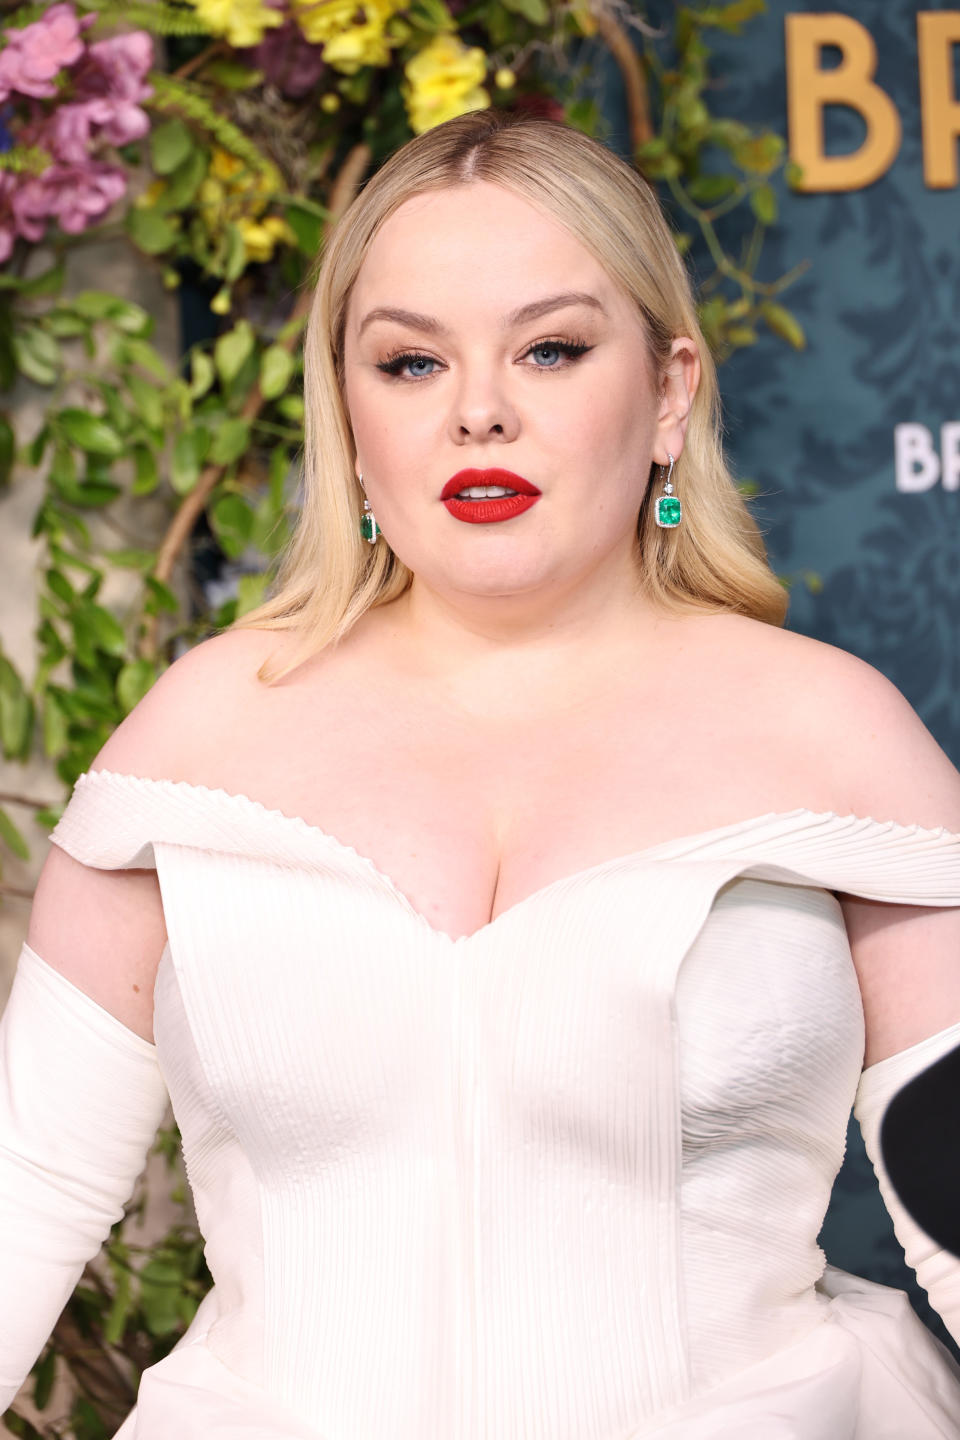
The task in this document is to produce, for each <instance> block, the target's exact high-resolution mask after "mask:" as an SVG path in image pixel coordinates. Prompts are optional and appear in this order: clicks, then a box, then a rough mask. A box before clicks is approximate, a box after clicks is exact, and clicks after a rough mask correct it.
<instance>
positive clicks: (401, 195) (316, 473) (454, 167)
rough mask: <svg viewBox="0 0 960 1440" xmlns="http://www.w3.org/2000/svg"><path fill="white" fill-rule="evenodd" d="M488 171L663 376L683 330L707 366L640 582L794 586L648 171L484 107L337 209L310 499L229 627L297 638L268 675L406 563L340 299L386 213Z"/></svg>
mask: <svg viewBox="0 0 960 1440" xmlns="http://www.w3.org/2000/svg"><path fill="white" fill-rule="evenodd" d="M477 180H486V181H490V182H492V183H494V184H496V185H500V186H502V187H503V188H505V189H507V190H511V191H513V193H514V194H516V195H519V196H521V197H522V198H523V199H525V200H527V201H529V202H530V203H532V204H534V205H536V206H538V207H539V208H540V209H541V210H543V211H545V212H546V213H547V214H549V215H550V216H552V217H553V218H555V219H557V220H559V221H560V223H561V224H563V225H564V226H565V227H566V229H567V230H568V231H569V232H570V233H571V234H572V235H573V236H575V238H576V239H577V240H579V241H580V242H581V243H582V244H583V245H584V246H585V248H586V249H588V250H590V251H591V252H592V254H594V255H595V256H596V257H597V259H598V260H599V261H600V263H601V264H602V265H603V266H604V268H605V269H606V271H607V273H608V274H609V275H610V276H611V277H612V278H613V279H614V280H615V281H616V282H617V283H618V284H619V285H620V286H621V288H622V289H623V290H624V291H625V292H626V293H627V294H628V295H630V296H631V297H632V299H633V300H634V301H635V303H636V305H637V307H638V309H639V311H640V313H641V315H642V317H643V320H644V322H645V326H646V330H647V333H648V336H649V343H650V352H651V357H652V360H653V365H654V373H655V374H656V375H658V376H662V375H663V373H664V369H665V366H666V363H667V361H668V359H669V356H670V348H671V342H672V341H673V339H674V337H675V336H679V335H686V336H689V337H690V338H691V339H692V340H693V341H694V342H695V343H696V344H697V346H698V348H699V351H700V360H701V366H702V374H701V380H700V386H699V389H698V391H697V394H696V397H695V399H694V402H693V407H692V410H691V413H690V419H689V423H688V427H687V433H686V438H685V443H684V448H683V454H682V455H681V456H680V457H679V459H678V461H677V464H676V468H675V471H674V476H673V479H674V484H675V486H676V493H677V495H678V496H679V497H680V499H681V500H682V502H683V520H682V523H681V525H680V526H678V527H677V528H676V529H673V530H670V529H664V528H661V527H660V526H658V525H657V523H656V520H655V517H654V513H653V512H654V507H653V501H652V499H651V492H652V490H653V486H648V488H647V492H646V495H645V497H644V501H643V504H642V506H641V508H640V514H639V519H638V524H637V535H638V545H637V563H638V567H639V577H640V582H641V585H642V587H643V589H644V590H645V592H646V593H647V594H648V595H649V596H650V597H651V598H652V599H653V600H654V601H656V602H658V603H659V604H660V605H662V606H663V607H664V608H666V609H670V610H673V611H676V610H678V609H699V610H707V611H736V612H739V613H740V614H743V615H748V616H751V617H753V618H755V619H758V620H764V621H767V622H768V623H770V624H775V625H779V624H782V623H783V620H784V617H785V614H786V607H787V596H786V593H785V591H784V588H783V586H782V585H781V584H780V582H779V581H778V580H777V578H776V576H775V575H774V574H773V572H772V571H771V569H770V567H769V565H768V564H767V560H766V554H765V549H764V545H763V541H762V539H761V537H760V532H759V530H758V528H757V525H756V523H755V521H754V520H753V518H752V516H751V515H750V513H749V511H748V509H747V506H746V503H745V501H744V499H743V497H742V495H741V494H740V492H739V491H738V490H737V488H736V486H735V484H734V483H733V480H732V479H731V476H730V473H729V471H728V470H727V467H726V464H725V462H724V458H723V451H722V447H721V432H720V411H719V399H718V392H717V380H716V371H715V368H714V365H713V362H712V360H711V357H710V354H709V351H708V349H707V346H706V343H705V342H704V340H703V337H702V335H701V333H700V327H699V325H698V323H697V315H696V306H695V303H694V300H693V295H692V292H691V287H690V281H689V278H688V276H687V273H686V270H685V268H684V265H683V262H682V260H681V259H680V256H679V254H678V252H677V247H676V245H675V243H674V240H673V237H672V235H671V233H670V230H669V228H668V226H667V224H666V221H665V220H664V217H663V215H662V213H661V210H660V206H659V204H658V202H657V199H656V197H655V195H654V194H653V192H652V190H651V189H650V187H649V186H648V185H647V183H646V182H645V181H644V180H643V179H642V178H641V177H640V176H639V175H638V174H636V172H635V171H633V170H631V169H630V167H629V166H628V165H626V164H625V163H624V162H623V161H621V160H619V159H617V157H616V156H614V155H613V154H612V153H611V152H610V151H609V150H607V149H606V148H605V146H603V145H601V144H599V143H598V142H597V141H595V140H591V139H589V138H588V137H587V136H585V135H583V134H581V133H580V132H579V131H577V130H573V129H570V128H568V127H567V126H565V125H562V124H558V123H556V122H554V121H549V120H540V119H532V118H528V117H523V118H518V117H515V116H511V115H508V114H505V113H504V112H503V111H496V110H487V111H482V112H479V113H475V114H470V115H465V116H463V117H461V118H460V119H457V120H450V121H448V122H446V123H445V124H443V125H438V126H437V127H436V128H434V129H432V130H428V131H427V132H426V133H425V134H423V135H419V136H417V137H416V138H415V139H413V140H411V141H409V142H408V143H407V144H406V145H404V146H403V147H402V148H401V149H400V150H398V151H397V152H396V153H395V154H394V155H393V156H392V157H391V158H390V160H388V161H387V163H386V164H385V165H384V166H383V168H382V169H381V170H379V171H378V172H377V173H376V174H375V175H374V176H373V178H372V179H371V180H370V181H369V182H368V184H367V185H366V187H365V188H364V189H363V191H362V192H361V193H360V195H359V196H358V197H357V198H356V199H355V200H354V202H353V204H352V205H351V206H350V208H349V209H348V210H347V212H346V213H345V214H344V216H343V218H342V219H341V220H340V222H339V223H338V225H337V226H336V229H335V230H334V232H333V235H332V237H331V239H330V241H329V243H328V245H327V248H326V253H325V254H324V256H323V260H322V264H321V266H320V271H319V280H318V283H317V287H316V292H315V295H314V300H313V305H312V307H311V311H310V318H309V321H308V324H307V331H306V338H305V343H304V398H305V405H306V429H305V438H304V484H303V505H302V510H301V514H300V518H299V522H298V524H297V527H296V530H295V533H294V535H293V537H292V539H291V541H290V543H289V545H288V547H287V549H286V551H285V553H284V555H283V556H282V558H281V561H280V564H279V568H278V573H277V580H276V592H275V594H274V595H273V596H272V598H270V599H268V600H267V601H266V602H265V603H264V604H262V605H260V606H258V607H257V608H256V609H255V610H252V611H250V612H248V613H247V614H246V615H244V616H243V617H242V618H241V619H239V620H237V621H236V622H235V626H234V627H232V628H243V627H252V626H258V627H260V628H265V629H276V630H291V629H293V628H294V627H296V628H298V630H299V635H298V636H297V643H296V645H295V646H294V647H293V650H292V653H290V654H288V655H286V656H285V658H284V660H283V663H282V664H276V663H275V662H272V661H271V660H268V661H267V662H265V664H264V665H263V666H262V667H261V670H260V672H259V673H260V677H261V679H264V680H267V681H268V682H273V681H275V680H279V679H281V678H282V677H283V676H284V675H286V674H289V672H290V671H291V670H293V669H295V668H296V666H297V665H299V664H301V663H302V662H303V661H304V660H306V659H309V658H310V657H311V656H312V655H315V654H316V653H318V652H319V651H320V650H322V649H323V648H324V647H325V646H327V645H329V644H331V643H333V642H336V641H337V640H339V639H341V638H342V637H343V636H344V635H346V633H347V632H348V631H349V630H350V628H351V626H353V625H354V624H355V623H356V621H357V620H359V618H360V617H361V615H363V614H364V612H365V611H366V610H368V609H370V607H371V606H374V605H382V604H384V603H386V602H387V601H390V600H394V599H396V597H397V596H399V595H401V594H402V593H403V591H404V590H405V589H406V588H407V586H408V585H409V584H410V581H411V579H412V576H411V572H410V570H409V569H408V568H407V566H406V565H404V564H403V562H402V561H401V560H400V559H399V558H398V557H397V556H396V555H395V554H394V553H393V552H392V551H391V550H390V548H389V546H388V545H387V544H386V541H385V540H383V539H381V540H378V542H377V544H376V545H370V544H369V543H368V542H367V541H365V540H364V539H363V538H362V536H361V534H360V528H359V517H360V512H361V508H362V500H363V497H362V492H361V490H360V487H359V485H358V482H357V479H356V476H355V474H354V468H353V465H354V458H355V452H354V445H353V437H352V434H351V430H350V424H349V421H348V419H347V413H346V408H345V404H344V399H343V345H344V329H345V321H346V312H347V304H348V301H349V299H350V294H351V291H352V288H353V285H354V282H355V280H356V277H357V274H358V272H359V270H360V266H361V265H362V263H363V260H364V257H365V256H366V253H367V250H368V248H369V246H370V243H371V241H372V240H373V238H374V236H375V235H376V234H377V232H378V230H379V229H380V227H381V225H383V223H384V221H385V220H387V219H388V217H389V216H390V215H392V214H393V212H394V211H395V210H396V209H397V208H398V207H399V206H400V205H402V204H403V203H404V202H405V201H406V200H409V199H410V198H411V197H412V196H414V195H418V194H423V193H425V192H428V191H433V190H444V189H449V188H451V187H453V186H458V185H464V184H470V182H471V181H477Z"/></svg>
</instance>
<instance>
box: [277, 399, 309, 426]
mask: <svg viewBox="0 0 960 1440" xmlns="http://www.w3.org/2000/svg"><path fill="white" fill-rule="evenodd" d="M277 409H278V410H279V411H280V414H281V415H282V416H283V418H284V420H292V421H293V423H294V425H299V424H300V422H301V420H302V419H303V415H304V404H303V396H302V395H281V397H280V399H279V400H278V401H277Z"/></svg>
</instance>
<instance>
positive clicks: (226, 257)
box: [223, 222, 247, 283]
mask: <svg viewBox="0 0 960 1440" xmlns="http://www.w3.org/2000/svg"><path fill="white" fill-rule="evenodd" d="M246 268H247V247H246V245H244V243H243V235H242V234H241V233H240V229H239V227H238V226H236V225H234V224H233V223H232V222H228V224H227V226H226V229H225V232H224V252H223V278H224V279H225V280H226V281H227V282H228V283H232V282H233V281H234V280H239V278H240V276H241V275H242V274H243V272H244V270H245V269H246Z"/></svg>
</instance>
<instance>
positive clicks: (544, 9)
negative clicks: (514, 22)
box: [503, 0, 550, 25]
mask: <svg viewBox="0 0 960 1440" xmlns="http://www.w3.org/2000/svg"><path fill="white" fill-rule="evenodd" d="M503 4H504V5H505V6H506V8H507V9H508V10H512V11H513V13H514V14H515V15H522V16H523V17H524V19H525V20H529V21H530V24H531V25H546V23H547V21H548V20H549V19H550V7H549V5H548V4H547V0H503Z"/></svg>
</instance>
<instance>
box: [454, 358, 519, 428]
mask: <svg viewBox="0 0 960 1440" xmlns="http://www.w3.org/2000/svg"><path fill="white" fill-rule="evenodd" d="M519 429H520V420H519V416H518V414H517V411H516V408H515V406H514V405H513V403H512V402H511V400H510V398H509V396H508V395H507V394H506V392H505V388H504V386H503V384H502V382H501V381H500V380H499V378H498V377H497V376H496V375H495V374H494V373H493V372H492V371H491V370H489V369H487V368H486V367H484V368H483V369H481V368H479V367H475V368H472V369H471V370H469V371H466V370H465V371H464V372H463V373H462V377H461V383H460V385H459V387H458V389H457V393H456V397H455V399H454V403H453V405H452V407H451V411H450V432H451V439H453V441H454V442H455V443H456V444H458V445H466V444H468V443H469V442H471V441H474V442H477V441H481V442H485V441H496V442H504V441H508V440H515V439H516V437H517V434H518V433H519Z"/></svg>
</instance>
